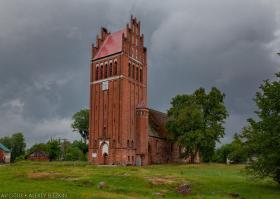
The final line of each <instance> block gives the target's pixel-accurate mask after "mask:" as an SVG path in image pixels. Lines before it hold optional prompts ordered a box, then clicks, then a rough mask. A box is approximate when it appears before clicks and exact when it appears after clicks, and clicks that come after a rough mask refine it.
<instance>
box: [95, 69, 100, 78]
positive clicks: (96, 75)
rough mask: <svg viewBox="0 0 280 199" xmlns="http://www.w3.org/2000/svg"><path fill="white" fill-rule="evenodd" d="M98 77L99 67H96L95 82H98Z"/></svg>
mask: <svg viewBox="0 0 280 199" xmlns="http://www.w3.org/2000/svg"><path fill="white" fill-rule="evenodd" d="M98 75H99V67H96V69H95V80H98Z"/></svg>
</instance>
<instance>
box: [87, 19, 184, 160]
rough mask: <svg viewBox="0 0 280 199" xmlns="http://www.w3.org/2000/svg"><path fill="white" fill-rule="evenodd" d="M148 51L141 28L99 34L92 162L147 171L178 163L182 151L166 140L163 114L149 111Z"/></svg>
mask: <svg viewBox="0 0 280 199" xmlns="http://www.w3.org/2000/svg"><path fill="white" fill-rule="evenodd" d="M147 72H148V64H147V49H146V47H145V46H144V35H143V34H141V28H140V22H139V21H137V19H136V18H134V17H131V20H130V22H129V24H127V25H126V27H125V28H123V29H121V30H119V31H117V32H112V33H110V32H109V31H108V30H107V29H106V28H101V33H100V36H97V38H96V44H95V45H93V46H92V58H91V73H90V74H91V75H90V116H89V120H90V123H89V124H90V125H89V132H90V133H89V155H88V157H89V161H90V162H92V163H93V164H112V165H113V164H115V165H119V164H120V165H147V164H157V163H168V162H175V161H179V160H180V159H179V151H180V149H179V147H177V146H176V145H175V144H173V143H171V142H169V141H168V140H167V135H168V132H167V131H166V129H165V123H166V119H167V116H166V114H165V113H162V112H159V111H156V110H152V109H149V108H148V107H147V86H148V84H147V79H148V78H147Z"/></svg>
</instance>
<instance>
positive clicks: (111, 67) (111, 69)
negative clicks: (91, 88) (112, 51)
mask: <svg viewBox="0 0 280 199" xmlns="http://www.w3.org/2000/svg"><path fill="white" fill-rule="evenodd" d="M109 70H110V74H109V76H110V77H111V76H112V75H113V74H112V73H113V66H112V62H111V63H110V69H109Z"/></svg>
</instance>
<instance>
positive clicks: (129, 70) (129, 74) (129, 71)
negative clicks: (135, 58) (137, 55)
mask: <svg viewBox="0 0 280 199" xmlns="http://www.w3.org/2000/svg"><path fill="white" fill-rule="evenodd" d="M130 76H131V66H130V63H128V77H130Z"/></svg>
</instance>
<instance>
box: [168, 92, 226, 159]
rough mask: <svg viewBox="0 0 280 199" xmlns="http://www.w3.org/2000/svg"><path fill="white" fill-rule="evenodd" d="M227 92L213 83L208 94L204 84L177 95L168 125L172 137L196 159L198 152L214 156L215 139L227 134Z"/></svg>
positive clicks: (173, 100)
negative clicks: (203, 86)
mask: <svg viewBox="0 0 280 199" xmlns="http://www.w3.org/2000/svg"><path fill="white" fill-rule="evenodd" d="M224 98H225V95H224V94H223V93H222V92H221V91H220V90H219V89H217V88H215V87H213V88H212V89H211V91H210V92H209V93H208V94H207V93H206V92H205V89H203V88H200V89H198V90H196V91H195V92H194V93H193V94H191V95H177V96H176V97H174V98H173V99H172V101H171V105H172V107H171V108H170V109H169V110H168V122H167V125H166V127H167V129H168V130H169V131H170V132H172V135H171V139H172V140H174V141H175V142H177V144H178V145H179V146H182V147H184V148H185V154H184V155H185V156H186V157H189V156H191V160H192V161H194V160H195V157H196V156H197V154H200V153H202V156H205V157H204V159H206V160H207V159H210V158H207V156H212V155H213V154H214V150H215V143H216V142H217V141H219V139H220V138H221V137H223V135H224V127H223V124H224V120H225V119H226V117H227V110H226V108H225V106H224Z"/></svg>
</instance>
